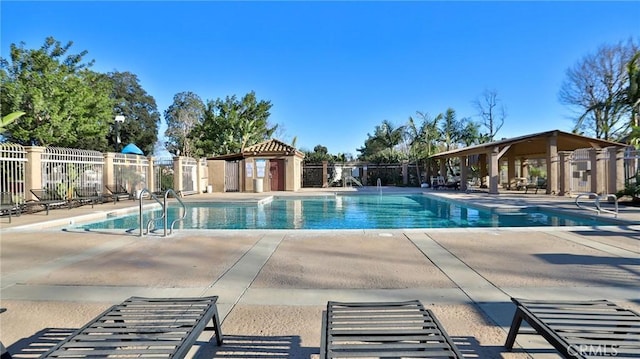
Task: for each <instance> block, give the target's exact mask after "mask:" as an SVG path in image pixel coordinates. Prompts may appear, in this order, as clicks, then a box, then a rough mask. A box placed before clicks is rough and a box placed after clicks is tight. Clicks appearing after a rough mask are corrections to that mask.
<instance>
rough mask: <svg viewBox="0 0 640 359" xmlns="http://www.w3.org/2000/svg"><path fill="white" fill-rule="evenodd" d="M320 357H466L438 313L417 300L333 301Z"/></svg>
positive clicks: (323, 323) (325, 321) (323, 330)
mask: <svg viewBox="0 0 640 359" xmlns="http://www.w3.org/2000/svg"><path fill="white" fill-rule="evenodd" d="M322 319H323V322H322V341H321V343H320V358H321V359H324V358H361V357H368V358H398V357H410V358H462V354H461V353H460V352H459V350H458V349H457V348H456V346H455V344H454V343H453V341H452V340H451V338H449V335H447V333H446V332H445V331H444V329H443V328H442V325H441V324H440V322H438V320H437V319H436V317H435V316H434V314H433V313H432V312H431V311H430V310H428V309H425V308H424V306H422V303H420V302H419V301H417V300H412V301H406V302H384V303H381V302H378V303H341V302H329V303H328V304H327V311H326V312H325V313H324V315H323V318H322Z"/></svg>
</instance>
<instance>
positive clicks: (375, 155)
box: [357, 120, 406, 162]
mask: <svg viewBox="0 0 640 359" xmlns="http://www.w3.org/2000/svg"><path fill="white" fill-rule="evenodd" d="M404 132H405V126H396V125H394V124H392V123H391V122H390V121H389V120H384V121H382V124H380V125H378V126H376V128H375V132H374V133H373V135H371V134H367V137H368V138H367V139H366V140H365V143H364V147H361V148H358V149H357V151H358V152H360V156H359V157H360V159H362V160H366V161H372V162H396V161H398V160H400V159H402V158H406V154H403V153H400V152H399V151H398V150H397V148H396V147H397V146H398V145H400V144H401V143H402V141H403V140H404V137H405V135H404Z"/></svg>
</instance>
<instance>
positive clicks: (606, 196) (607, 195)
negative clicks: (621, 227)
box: [575, 192, 618, 218]
mask: <svg viewBox="0 0 640 359" xmlns="http://www.w3.org/2000/svg"><path fill="white" fill-rule="evenodd" d="M585 196H588V197H589V198H591V197H595V201H594V205H595V206H596V208H590V207H584V206H582V205H581V204H580V201H579V199H580V197H585ZM605 198H606V199H607V200H609V199H610V198H613V201H614V204H615V210H610V209H606V208H602V206H601V205H600V200H602V199H605ZM575 202H576V206H578V208H580V209H587V210H589V211H594V212H596V213H598V214H600V213H601V212H604V213H611V214H613V215H614V216H615V217H616V218H617V217H618V197H616V195H614V194H606V195H602V196H600V195H598V194H597V193H593V192H589V193H580V194H579V195H577V196H576V201H575Z"/></svg>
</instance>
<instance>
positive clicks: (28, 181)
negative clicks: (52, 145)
mask: <svg viewBox="0 0 640 359" xmlns="http://www.w3.org/2000/svg"><path fill="white" fill-rule="evenodd" d="M24 149H25V151H26V152H27V155H26V159H27V161H26V162H25V163H24V173H25V177H24V184H25V187H24V195H25V198H24V200H25V201H29V200H34V201H35V200H37V198H35V196H34V195H33V193H31V190H32V189H36V188H43V187H42V153H44V151H45V150H46V147H40V146H28V147H25V148H24ZM103 173H104V171H103ZM100 190H102V189H100Z"/></svg>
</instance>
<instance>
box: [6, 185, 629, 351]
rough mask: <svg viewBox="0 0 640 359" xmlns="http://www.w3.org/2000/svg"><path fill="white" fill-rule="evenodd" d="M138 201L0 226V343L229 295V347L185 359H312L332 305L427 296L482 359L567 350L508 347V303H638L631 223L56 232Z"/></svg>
mask: <svg viewBox="0 0 640 359" xmlns="http://www.w3.org/2000/svg"><path fill="white" fill-rule="evenodd" d="M349 190H350V189H341V188H338V189H329V190H326V191H322V190H303V191H300V192H296V193H293V194H290V193H277V195H296V196H300V195H307V194H308V195H316V194H318V195H326V194H327V192H329V193H331V192H337V191H349ZM406 190H407V189H393V188H385V189H384V192H385V193H390V192H393V191H396V192H401V191H402V192H404V191H406ZM426 192H429V193H433V194H436V195H441V196H445V197H448V198H451V199H459V200H463V201H468V202H474V203H478V204H482V205H486V206H492V207H496V206H497V207H510V206H527V205H533V206H551V207H553V208H560V209H567V210H573V211H576V210H577V209H576V206H575V204H574V203H573V199H568V198H558V197H553V196H545V195H540V194H538V195H523V194H521V193H515V194H506V195H499V196H495V195H487V194H484V193H460V192H455V191H426ZM272 194H273V193H261V194H245V193H243V194H240V193H229V194H202V195H196V196H189V197H186V200H189V201H192V200H193V201H198V200H220V201H223V200H242V201H254V200H259V199H260V198H264V197H266V196H270V195H272ZM136 204H137V202H133V201H123V202H119V203H118V204H116V205H113V204H110V203H105V204H102V205H96V206H95V207H94V208H93V209H92V208H91V207H90V206H84V207H81V208H74V209H71V210H67V209H58V210H53V211H51V212H50V214H49V216H46V215H45V214H44V212H39V213H35V214H28V215H23V216H20V217H14V218H13V221H12V223H11V224H8V223H7V222H8V220H7V218H4V217H3V218H1V219H0V220H1V237H0V251H1V252H0V259H1V261H0V269H1V277H0V285H1V287H0V306H2V307H6V308H7V309H8V310H7V312H5V313H2V314H0V340H1V341H2V342H3V343H4V344H5V346H7V347H8V348H9V351H10V352H11V353H12V355H14V357H16V358H27V357H36V356H37V355H38V354H39V353H41V352H42V351H43V348H45V347H46V345H47V343H49V345H50V343H51V341H52V340H55V338H58V337H60V336H61V335H64V333H67V332H68V331H69V330H71V329H77V328H79V327H80V326H82V325H83V324H85V323H86V322H87V321H89V320H90V319H92V318H93V317H94V316H96V315H97V314H99V313H100V312H102V311H103V310H104V309H106V308H107V307H108V306H110V305H112V304H115V303H118V302H121V301H122V300H124V299H126V298H128V297H130V296H133V295H138V296H204V295H218V296H219V302H218V308H219V310H220V314H221V316H222V317H223V318H224V320H223V323H222V331H223V334H224V335H225V340H226V343H225V345H223V346H222V347H217V346H215V345H214V344H213V343H214V342H215V341H210V338H211V332H205V333H204V334H203V335H202V336H201V338H200V339H201V340H200V341H199V342H198V343H197V344H196V345H195V346H194V348H193V350H192V352H191V353H190V356H192V357H196V358H242V357H251V358H310V357H317V356H318V355H317V354H318V350H319V345H320V326H321V315H322V310H323V308H324V307H325V306H326V302H327V301H328V300H337V301H377V300H382V301H390V300H405V299H420V300H421V301H422V302H423V303H424V304H425V306H427V307H428V308H431V309H433V311H434V312H435V314H436V315H437V316H438V318H439V319H440V321H441V322H442V324H443V326H444V327H445V329H446V330H447V332H448V333H449V334H450V335H451V336H452V337H453V338H454V341H455V342H456V343H457V344H458V346H459V347H460V349H461V350H462V351H463V353H464V354H465V356H468V357H480V358H557V357H558V355H557V354H555V351H554V350H553V349H552V348H550V346H549V345H547V344H546V343H544V341H543V340H542V339H541V338H540V337H538V336H533V335H520V336H518V338H517V339H518V341H517V343H518V344H519V345H518V346H517V348H516V349H515V350H514V351H513V352H507V351H506V350H505V349H504V347H503V344H504V340H505V338H506V331H507V330H508V327H509V325H510V324H511V317H512V315H513V311H514V307H513V304H512V303H511V302H510V297H524V298H532V299H601V298H606V299H609V300H611V301H613V302H616V303H617V304H619V305H622V306H624V307H629V308H632V309H635V310H640V295H639V294H638V293H640V227H638V226H636V225H628V224H623V225H618V226H606V227H597V228H591V227H575V228H561V227H553V228H481V229H478V228H473V229H407V230H402V229H394V230H386V229H385V230H340V231H333V230H331V231H300V230H273V231H247V230H238V231H232V230H227V231H216V230H211V231H209V230H198V231H194V230H184V231H178V232H177V233H175V234H174V235H172V236H170V237H167V238H161V237H159V236H149V237H143V238H139V237H137V236H136V235H135V234H130V235H129V234H122V233H115V232H113V231H103V232H94V231H92V232H85V231H72V230H69V231H63V230H61V229H60V226H62V225H65V224H68V223H69V222H70V221H74V222H77V221H79V220H80V219H81V216H83V217H84V218H90V217H95V216H101V215H105V213H106V212H111V211H115V210H119V209H123V208H126V207H132V206H135V205H136ZM578 211H580V212H582V213H584V212H585V210H578ZM610 217H611V216H610ZM619 217H620V218H622V219H625V220H628V221H634V222H635V223H640V208H635V207H621V214H620V216H619ZM43 221H44V223H42V222H43Z"/></svg>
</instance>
